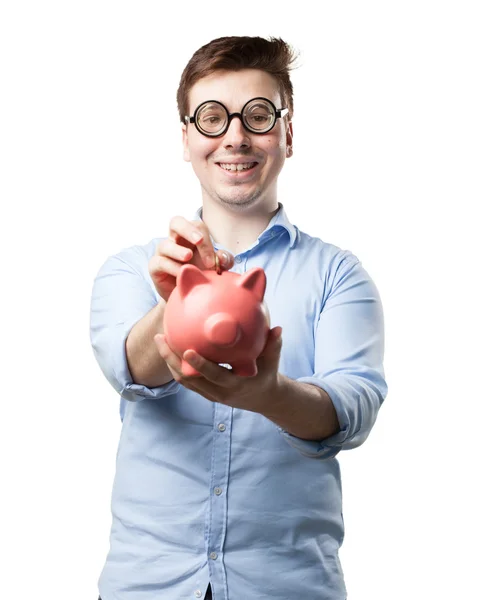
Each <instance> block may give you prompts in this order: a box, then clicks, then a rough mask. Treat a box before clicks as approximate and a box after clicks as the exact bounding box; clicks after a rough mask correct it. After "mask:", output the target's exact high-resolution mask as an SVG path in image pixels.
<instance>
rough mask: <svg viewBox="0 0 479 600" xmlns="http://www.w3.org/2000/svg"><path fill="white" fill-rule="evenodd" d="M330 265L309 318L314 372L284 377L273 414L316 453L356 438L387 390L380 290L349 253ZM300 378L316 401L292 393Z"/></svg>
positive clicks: (361, 437) (328, 453)
mask: <svg viewBox="0 0 479 600" xmlns="http://www.w3.org/2000/svg"><path fill="white" fill-rule="evenodd" d="M333 268H334V271H333V269H332V273H331V277H330V281H331V283H330V284H329V285H328V289H327V291H326V292H325V296H324V299H323V301H322V305H321V310H320V314H319V315H318V318H317V321H316V323H315V356H314V374H313V375H312V376H310V377H301V378H299V379H298V380H297V381H296V382H294V384H291V383H290V382H286V385H283V388H282V389H283V391H282V392H281V393H280V396H279V397H280V398H282V399H283V400H282V401H280V402H279V405H278V406H279V407H280V414H275V415H274V418H273V420H275V421H276V422H278V424H279V426H280V431H281V433H282V434H283V435H284V436H285V438H286V441H287V442H288V443H289V444H290V445H292V446H293V447H296V448H297V449H298V450H300V452H302V453H303V454H305V455H306V456H311V457H315V458H331V457H333V456H335V455H336V454H337V453H338V452H339V451H340V450H342V449H351V448H355V447H357V446H360V445H361V444H362V443H363V442H364V441H365V440H366V438H367V437H368V435H369V433H370V432H371V429H372V427H373V425H374V423H375V421H376V418H377V415H378V412H379V408H380V407H381V405H382V403H383V401H384V399H385V397H386V395H387V384H386V381H385V376H384V368H383V359H384V318H383V310H382V304H381V299H380V296H379V292H378V290H377V288H376V286H375V284H374V282H373V281H372V280H371V278H370V276H369V275H368V273H367V272H366V270H365V269H364V268H363V267H362V265H361V263H360V262H359V261H358V259H357V258H356V257H354V256H353V255H351V253H349V252H348V253H346V255H345V256H344V257H343V259H342V260H340V262H339V264H337V265H336V267H333ZM283 383H284V382H283ZM300 385H301V386H304V385H307V386H315V388H316V390H315V392H317V401H316V402H315V401H314V396H306V395H305V393H304V391H302V392H300V393H299V394H298V395H296V394H295V390H296V391H297V392H299V390H300V388H299V387H298V386H300ZM288 389H289V390H290V393H289V394H288V392H287V390H288ZM330 402H331V405H330ZM296 403H298V404H299V406H302V407H303V411H302V413H301V414H300V413H299V411H298V410H297V409H296ZM332 408H334V412H335V413H336V417H337V420H338V425H336V421H335V418H334V415H333V412H332ZM328 433H329V436H328ZM313 435H317V437H316V439H315V440H312V439H311V438H312V437H313Z"/></svg>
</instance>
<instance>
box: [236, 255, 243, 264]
mask: <svg viewBox="0 0 479 600" xmlns="http://www.w3.org/2000/svg"><path fill="white" fill-rule="evenodd" d="M242 260H243V259H242V258H241V256H236V257H235V263H240V262H241V261H242Z"/></svg>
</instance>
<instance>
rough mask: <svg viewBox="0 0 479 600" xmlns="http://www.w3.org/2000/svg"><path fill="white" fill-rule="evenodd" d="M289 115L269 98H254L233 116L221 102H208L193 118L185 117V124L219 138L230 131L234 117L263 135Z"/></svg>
mask: <svg viewBox="0 0 479 600" xmlns="http://www.w3.org/2000/svg"><path fill="white" fill-rule="evenodd" d="M287 114H288V109H287V108H280V109H277V108H276V107H275V105H274V104H273V103H272V102H271V100H268V98H253V99H252V100H249V101H248V102H247V103H246V104H245V105H244V106H243V109H242V111H241V112H240V113H232V114H230V113H229V112H228V109H227V108H226V106H225V105H224V104H221V102H218V101H216V100H207V101H206V102H202V103H201V104H200V105H199V106H198V108H197V109H196V110H195V114H194V115H193V116H192V117H188V116H186V117H185V123H194V124H195V126H196V129H197V130H198V131H199V132H200V133H202V134H203V135H206V136H208V137H218V136H220V135H223V134H224V133H226V132H227V131H228V127H229V126H230V123H231V120H232V119H233V117H238V118H239V119H241V122H242V123H243V127H244V128H245V129H247V130H248V131H251V133H259V134H262V133H268V131H271V129H273V127H274V126H275V125H276V121H277V120H278V119H281V118H282V117H284V116H285V115H287Z"/></svg>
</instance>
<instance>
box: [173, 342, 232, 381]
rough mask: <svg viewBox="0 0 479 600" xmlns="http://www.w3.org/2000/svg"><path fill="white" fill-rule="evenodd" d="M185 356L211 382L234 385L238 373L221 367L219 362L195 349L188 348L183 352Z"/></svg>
mask: <svg viewBox="0 0 479 600" xmlns="http://www.w3.org/2000/svg"><path fill="white" fill-rule="evenodd" d="M183 358H184V359H185V360H186V362H188V363H189V364H190V365H191V366H192V367H194V368H195V369H196V370H197V371H198V372H199V373H201V375H202V376H203V377H204V378H205V379H207V380H208V381H210V382H211V383H214V384H215V385H218V386H220V387H231V386H232V385H234V382H235V380H236V375H234V374H233V373H232V372H231V371H230V370H229V369H225V368H224V367H220V366H219V365H218V364H216V363H214V362H211V361H210V360H208V359H206V358H205V357H204V356H200V355H199V354H198V353H197V352H195V351H194V350H186V351H185V352H184V353H183Z"/></svg>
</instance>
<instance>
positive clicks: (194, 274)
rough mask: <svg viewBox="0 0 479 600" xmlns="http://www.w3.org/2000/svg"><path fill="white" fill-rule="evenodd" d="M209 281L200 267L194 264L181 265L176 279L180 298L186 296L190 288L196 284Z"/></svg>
mask: <svg viewBox="0 0 479 600" xmlns="http://www.w3.org/2000/svg"><path fill="white" fill-rule="evenodd" d="M205 283H210V280H209V279H208V277H206V275H205V274H204V273H203V271H202V270H201V269H198V267H195V266H194V265H183V266H182V267H181V269H180V274H179V275H178V279H177V281H176V286H177V288H178V292H179V294H180V298H186V296H187V295H188V294H189V293H190V292H191V290H192V289H193V288H194V287H196V286H197V285H204V284H205Z"/></svg>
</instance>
